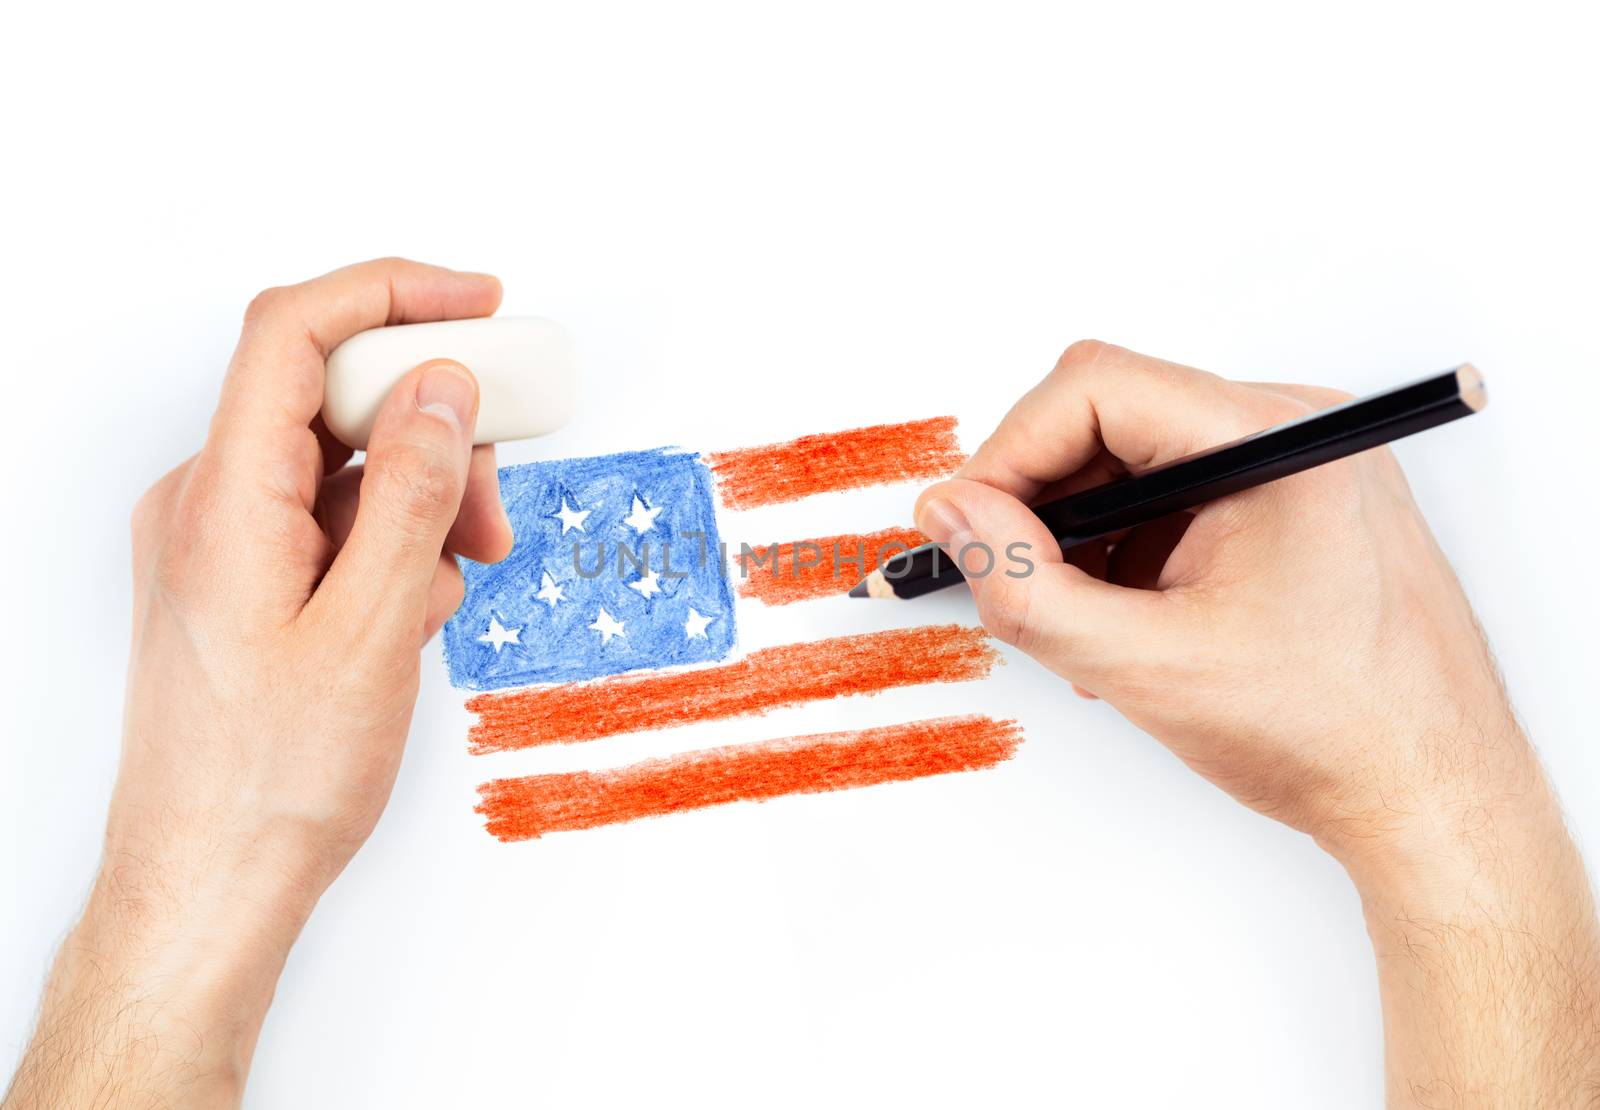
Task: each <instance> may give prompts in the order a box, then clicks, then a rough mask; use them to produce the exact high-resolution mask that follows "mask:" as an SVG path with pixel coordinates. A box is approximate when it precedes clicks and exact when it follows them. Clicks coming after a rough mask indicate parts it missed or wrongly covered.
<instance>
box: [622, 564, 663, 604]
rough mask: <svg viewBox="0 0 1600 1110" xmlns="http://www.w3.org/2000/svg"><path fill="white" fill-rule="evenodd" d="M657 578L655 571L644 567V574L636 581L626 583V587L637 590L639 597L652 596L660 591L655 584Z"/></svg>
mask: <svg viewBox="0 0 1600 1110" xmlns="http://www.w3.org/2000/svg"><path fill="white" fill-rule="evenodd" d="M658 578H659V576H658V575H657V574H656V572H655V571H653V570H651V569H650V568H649V567H645V568H644V574H643V575H641V576H640V578H639V580H638V581H637V582H629V583H628V589H630V590H638V591H639V595H640V596H641V597H654V596H655V595H656V594H658V593H660V592H661V587H660V586H659V585H657V581H658Z"/></svg>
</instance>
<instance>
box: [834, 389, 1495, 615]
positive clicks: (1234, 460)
mask: <svg viewBox="0 0 1600 1110" xmlns="http://www.w3.org/2000/svg"><path fill="white" fill-rule="evenodd" d="M1488 399H1489V398H1488V394H1487V393H1486V392H1485V390H1484V385H1483V377H1482V376H1481V375H1480V374H1479V373H1478V372H1477V370H1475V369H1473V368H1472V367H1471V366H1469V365H1462V366H1458V367H1456V369H1454V370H1448V371H1446V372H1444V373H1443V374H1437V375H1435V376H1433V377H1431V378H1423V379H1422V380H1421V381H1417V382H1412V383H1411V384H1410V385H1403V386H1400V387H1399V388H1398V389H1391V390H1388V391H1387V392H1385V393H1375V394H1373V395H1372V396H1371V397H1363V398H1361V399H1359V400H1355V401H1349V402H1346V403H1345V404H1342V405H1337V406H1335V407H1333V408H1331V409H1324V410H1323V411H1322V412H1317V413H1313V414H1311V415H1310V416H1306V417H1303V418H1302V419H1299V420H1294V421H1290V422H1289V423H1287V424H1279V425H1278V426H1276V427H1273V428H1268V429H1266V430H1265V431H1261V432H1257V433H1256V434H1255V435H1252V436H1247V437H1245V438H1244V439H1241V440H1236V441H1234V442H1233V443H1225V444H1223V445H1222V446H1220V447H1213V448H1211V449H1210V450H1208V451H1202V452H1200V453H1199V454H1197V455H1189V456H1188V457H1186V458H1182V459H1177V460H1175V461H1173V462H1169V463H1165V464H1163V465H1161V466H1159V467H1155V468H1154V469H1151V470H1147V471H1145V472H1144V473H1142V474H1137V475H1131V476H1129V477H1126V478H1119V479H1117V480H1116V481H1114V482H1108V483H1106V484H1105V485H1103V486H1095V487H1094V488H1093V489H1086V490H1083V491H1082V492H1080V493H1074V494H1072V495H1071V496H1070V497H1063V498H1060V499H1059V500H1056V501H1049V502H1046V503H1045V504H1043V505H1039V506H1037V507H1035V508H1034V510H1033V511H1034V512H1035V513H1037V514H1038V516H1039V519H1040V520H1042V521H1044V523H1045V526H1046V527H1048V528H1049V529H1050V534H1051V535H1053V536H1054V537H1055V538H1056V539H1057V540H1058V541H1059V542H1060V544H1061V548H1062V550H1063V551H1064V550H1066V549H1067V548H1069V547H1072V546H1074V545H1076V544H1080V543H1086V542H1088V541H1089V540H1095V539H1101V538H1102V537H1105V536H1109V535H1111V534H1113V533H1115V532H1121V531H1123V530H1124V529H1127V528H1135V527H1138V526H1139V525H1141V524H1149V523H1150V522H1151V521H1153V520H1158V519H1160V518H1161V517H1164V516H1166V515H1167V514H1168V513H1175V512H1179V511H1181V510H1183V509H1192V508H1195V507H1196V506H1199V505H1203V504H1205V503H1206V502H1207V501H1215V500H1216V499H1217V498H1219V497H1226V496H1227V495H1228V494H1230V493H1238V492H1239V491H1240V490H1246V489H1250V488H1252V487H1254V486H1260V485H1265V484H1266V483H1268V482H1272V481H1276V480H1277V479H1279V478H1287V477H1288V476H1289V475H1291V474H1298V473H1300V472H1301V471H1302V470H1309V469H1310V468H1311V467H1314V466H1321V465H1322V464H1323V463H1327V462H1333V461H1334V460H1335V459H1342V458H1344V457H1345V456H1347V455H1354V454H1355V453H1356V452H1358V451H1365V450H1367V449H1369V448H1372V447H1379V446H1382V445H1383V444H1385V443H1391V442H1393V441H1394V440H1397V439H1400V438H1401V437H1403V436H1408V435H1411V434H1413V433H1415V432H1421V431H1426V430H1427V429H1429V428H1434V427H1437V426H1438V425H1440V424H1445V423H1448V422H1450V421H1451V420H1456V419H1459V418H1460V417H1463V416H1470V415H1471V414H1472V413H1475V412H1478V411H1479V410H1481V409H1482V408H1483V406H1484V405H1485V404H1486V403H1488ZM961 581H964V579H963V576H962V574H961V571H960V569H959V568H958V567H957V566H956V563H955V559H954V558H952V556H951V555H950V554H948V553H946V552H945V551H944V550H943V549H942V548H941V547H940V546H939V545H938V544H932V543H927V544H923V545H922V546H921V547H916V548H913V549H912V550H910V551H906V552H903V553H901V554H899V555H896V556H894V557H893V558H891V559H889V560H887V561H885V563H884V564H883V566H881V567H879V568H878V569H877V570H875V571H873V572H872V573H871V574H869V575H868V576H867V577H866V578H865V579H864V580H863V581H862V582H860V583H859V584H858V585H856V587H855V588H854V589H852V590H851V591H850V596H851V597H895V598H912V597H919V596H921V595H922V594H926V593H932V592H933V591H934V590H941V589H944V588H945V587H946V586H953V585H955V584H956V583H957V582H961Z"/></svg>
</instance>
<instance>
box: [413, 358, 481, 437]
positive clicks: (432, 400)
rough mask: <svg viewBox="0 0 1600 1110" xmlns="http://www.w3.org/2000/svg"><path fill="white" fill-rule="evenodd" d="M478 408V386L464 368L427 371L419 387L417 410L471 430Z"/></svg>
mask: <svg viewBox="0 0 1600 1110" xmlns="http://www.w3.org/2000/svg"><path fill="white" fill-rule="evenodd" d="M477 407H478V384H477V383H476V382H474V381H473V380H472V375H470V374H468V373H467V372H466V371H465V370H464V369H462V368H461V367H460V366H458V365H456V364H455V363H453V362H441V363H438V364H436V365H434V366H430V367H428V369H427V370H425V371H423V374H422V380H421V381H419V382H418V383H417V408H419V409H421V410H422V411H423V412H425V413H428V414H429V415H431V416H437V417H438V418H439V419H441V420H445V421H448V422H450V423H451V424H454V425H455V427H456V430H457V431H460V430H461V429H463V428H468V427H471V425H472V418H473V415H474V414H475V412H476V410H477Z"/></svg>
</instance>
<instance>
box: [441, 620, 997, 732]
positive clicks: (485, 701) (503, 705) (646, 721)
mask: <svg viewBox="0 0 1600 1110" xmlns="http://www.w3.org/2000/svg"><path fill="white" fill-rule="evenodd" d="M999 658H1000V656H999V653H998V652H996V651H995V649H994V646H993V645H992V644H991V643H990V642H989V638H988V636H987V634H986V633H985V632H984V631H983V630H982V629H981V628H964V627H962V626H961V625H958V624H945V625H927V626H924V627H922V628H902V629H893V630H891V631H888V632H871V633H867V634H864V635H859V636H838V637H835V638H833V639H829V640H814V641H811V642H809V643H801V644H785V645H783V646H781V647H771V648H764V649H762V650H761V651H753V652H751V653H750V654H749V655H747V656H745V657H744V658H743V659H741V660H739V661H738V662H737V663H729V664H726V665H724V666H718V667H704V668H701V669H699V670H692V671H678V672H675V673H671V674H641V675H617V676H616V677H613V678H602V679H596V680H594V681H592V682H580V683H569V684H566V685H562V686H542V687H533V688H529V689H526V690H516V691H513V692H510V693H499V694H479V695H478V696H476V697H474V698H471V699H470V700H468V702H467V708H468V709H470V710H471V711H472V712H474V713H476V714H478V721H477V723H476V724H474V725H473V726H472V729H471V731H469V732H468V734H467V740H468V743H469V744H470V746H471V749H472V751H473V752H474V753H475V754H480V755H481V754H483V753H484V752H498V751H508V750H510V749H513V748H529V747H534V746H536V745H541V744H572V743H576V742H578V741H582V740H597V739H599V738H600V737H603V736H615V735H617V734H618V733H624V732H642V731H645V730H648V729H659V728H671V727H673V726H675V725H687V724H693V723H694V722H696V721H710V720H716V719H718V718H724V717H752V716H760V715H761V714H763V713H766V712H768V711H769V710H772V709H779V708H783V707H785V706H792V705H800V704H802V703H803V702H808V701H821V700H824V699H827V698H837V697H843V696H845V695H846V694H876V693H878V692H879V691H880V690H889V689H893V688H894V687H897V686H915V685H921V684H924V683H929V682H966V681H969V680H971V679H977V678H983V677H985V676H986V675H988V673H989V672H990V671H991V670H992V669H993V668H994V665H995V663H996V661H997V660H998V659H999Z"/></svg>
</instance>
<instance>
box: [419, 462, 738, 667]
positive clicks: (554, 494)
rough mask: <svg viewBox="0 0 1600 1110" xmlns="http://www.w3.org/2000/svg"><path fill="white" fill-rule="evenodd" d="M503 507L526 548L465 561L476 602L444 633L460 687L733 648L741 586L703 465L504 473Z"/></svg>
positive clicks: (707, 655) (574, 466)
mask: <svg viewBox="0 0 1600 1110" xmlns="http://www.w3.org/2000/svg"><path fill="white" fill-rule="evenodd" d="M500 498H501V500H502V501H503V502H504V503H505V507H506V513H507V515H508V516H510V518H511V527H512V530H513V532H514V533H515V535H516V543H515V545H514V546H513V547H512V549H511V554H510V556H509V557H507V558H506V559H505V561H504V562H501V563H496V564H494V565H492V566H488V565H484V564H482V563H474V562H471V561H469V560H466V559H462V560H460V563H461V573H462V575H463V577H464V578H465V579H466V586H467V592H466V600H464V601H463V602H462V604H461V608H460V609H458V610H457V611H456V614H455V616H453V617H451V618H450V620H449V621H448V622H447V623H446V624H445V626H444V634H443V639H444V655H445V662H446V663H447V664H448V666H449V668H450V682H451V683H452V684H453V685H455V686H459V687H463V688H465V689H468V690H499V689H504V688H505V687H507V686H526V685H531V684H534V683H542V682H574V681H579V680H582V679H587V678H596V677H599V676H601V675H608V674H618V673H621V672H623V671H635V670H644V669H649V668H656V667H672V666H679V665H682V664H687V663H703V662H708V661H711V660H717V659H723V658H726V657H727V655H728V654H729V653H730V652H731V651H732V650H733V644H734V618H733V590H732V588H731V585H730V583H729V582H728V579H727V577H726V576H725V575H724V574H723V570H722V561H721V557H720V554H719V547H718V541H717V522H716V512H715V505H714V502H713V498H712V492H711V472H710V470H709V469H707V467H706V465H705V464H704V463H702V462H701V461H700V459H699V456H697V455H694V454H690V453H687V452H681V451H676V450H674V449H671V448H662V449H660V450H655V451H633V452H628V453H625V454H620V455H601V456H598V457H595V458H587V459H561V460H556V461H551V462H536V463H528V464H526V465H524V466H509V467H504V468H502V469H501V471H500ZM574 544H576V545H577V552H576V561H575V559H574V550H573V547H574ZM619 547H621V548H624V549H625V550H622V551H620V552H619ZM619 562H620V565H621V567H622V570H621V572H620V573H619V571H618V566H619ZM639 563H642V564H643V566H642V567H641V566H639V565H637V564H639ZM680 576H681V577H680Z"/></svg>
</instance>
